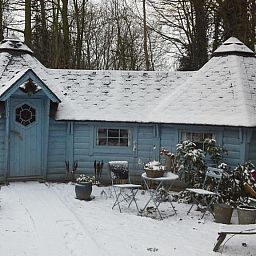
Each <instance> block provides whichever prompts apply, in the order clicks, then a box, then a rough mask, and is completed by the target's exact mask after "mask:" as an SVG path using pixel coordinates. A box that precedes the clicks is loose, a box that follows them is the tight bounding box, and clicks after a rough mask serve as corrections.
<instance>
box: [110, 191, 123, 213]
mask: <svg viewBox="0 0 256 256" xmlns="http://www.w3.org/2000/svg"><path fill="white" fill-rule="evenodd" d="M114 192H115V196H116V200H115V202H114V204H113V206H112V209H114V207H115V206H116V205H118V207H119V211H120V212H122V211H121V206H120V202H119V197H120V195H121V191H119V193H118V194H117V192H116V189H115V188H114Z"/></svg>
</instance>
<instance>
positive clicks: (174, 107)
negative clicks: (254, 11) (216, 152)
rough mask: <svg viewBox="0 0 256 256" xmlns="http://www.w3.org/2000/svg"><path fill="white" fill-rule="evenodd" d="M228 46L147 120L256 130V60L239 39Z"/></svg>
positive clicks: (171, 95)
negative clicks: (254, 127) (255, 127)
mask: <svg viewBox="0 0 256 256" xmlns="http://www.w3.org/2000/svg"><path fill="white" fill-rule="evenodd" d="M228 42H229V43H228V44H226V43H224V44H223V45H222V46H220V48H221V51H220V50H219V49H220V48H219V49H217V50H216V51H215V53H216V52H217V53H220V52H223V54H217V55H214V57H212V58H211V59H210V60H209V61H208V62H207V63H206V64H205V65H204V66H203V67H202V68H201V69H200V70H199V71H198V72H196V73H195V74H194V75H193V76H192V78H191V79H188V80H187V81H186V83H184V84H183V85H182V86H181V87H179V88H178V89H176V90H175V91H173V92H172V93H170V94H169V95H168V96H166V97H165V99H163V100H162V101H161V103H160V104H159V105H158V106H157V107H156V108H155V109H154V111H153V112H152V113H150V114H149V116H148V119H149V120H150V119H153V118H154V119H155V122H171V123H185V124H206V125H228V126H245V127H252V126H256V73H255V68H256V58H255V56H254V55H253V56H252V55H249V56H248V53H250V52H251V50H250V49H248V48H247V47H246V46H245V45H244V44H242V43H241V42H240V41H238V40H237V39H236V40H234V39H233V38H231V39H230V40H228ZM237 42H239V44H237ZM230 43H231V44H230ZM241 44H242V45H241ZM234 49H236V52H237V54H235V53H234V52H235V51H234Z"/></svg>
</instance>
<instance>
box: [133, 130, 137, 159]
mask: <svg viewBox="0 0 256 256" xmlns="http://www.w3.org/2000/svg"><path fill="white" fill-rule="evenodd" d="M132 144H133V145H132V151H133V156H134V157H135V158H137V157H138V126H135V127H134V128H133V135H132Z"/></svg>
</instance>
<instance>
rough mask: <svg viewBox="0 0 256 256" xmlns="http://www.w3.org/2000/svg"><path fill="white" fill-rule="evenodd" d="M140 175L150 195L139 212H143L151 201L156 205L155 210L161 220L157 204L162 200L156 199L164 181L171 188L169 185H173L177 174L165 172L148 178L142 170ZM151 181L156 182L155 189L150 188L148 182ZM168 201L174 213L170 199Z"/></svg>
mask: <svg viewBox="0 0 256 256" xmlns="http://www.w3.org/2000/svg"><path fill="white" fill-rule="evenodd" d="M141 177H142V179H143V181H144V183H145V186H146V189H147V191H148V192H149V196H150V198H149V200H148V201H147V203H146V204H145V206H144V208H143V209H142V211H141V214H143V213H144V212H145V210H146V209H147V206H148V205H149V203H150V202H153V204H154V205H155V207H156V211H157V212H158V214H159V216H160V219H161V220H162V219H163V217H162V215H161V212H160V210H159V206H160V204H161V203H162V202H163V201H162V200H159V199H158V195H159V193H160V189H161V188H162V187H163V185H164V183H168V184H170V185H169V188H168V189H171V187H172V186H173V183H174V181H175V180H177V179H178V178H179V176H178V175H177V174H174V173H171V172H167V173H166V174H165V175H164V176H163V177H159V178H150V177H148V176H147V174H146V173H145V172H144V173H142V175H141ZM152 182H154V183H157V187H156V188H155V189H151V188H150V183H152ZM169 202H170V204H171V206H172V209H173V210H174V213H175V214H176V210H175V208H174V206H173V204H172V202H171V201H169Z"/></svg>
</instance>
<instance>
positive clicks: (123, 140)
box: [120, 138, 128, 147]
mask: <svg viewBox="0 0 256 256" xmlns="http://www.w3.org/2000/svg"><path fill="white" fill-rule="evenodd" d="M120 146H126V147H128V139H124V138H120Z"/></svg>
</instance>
